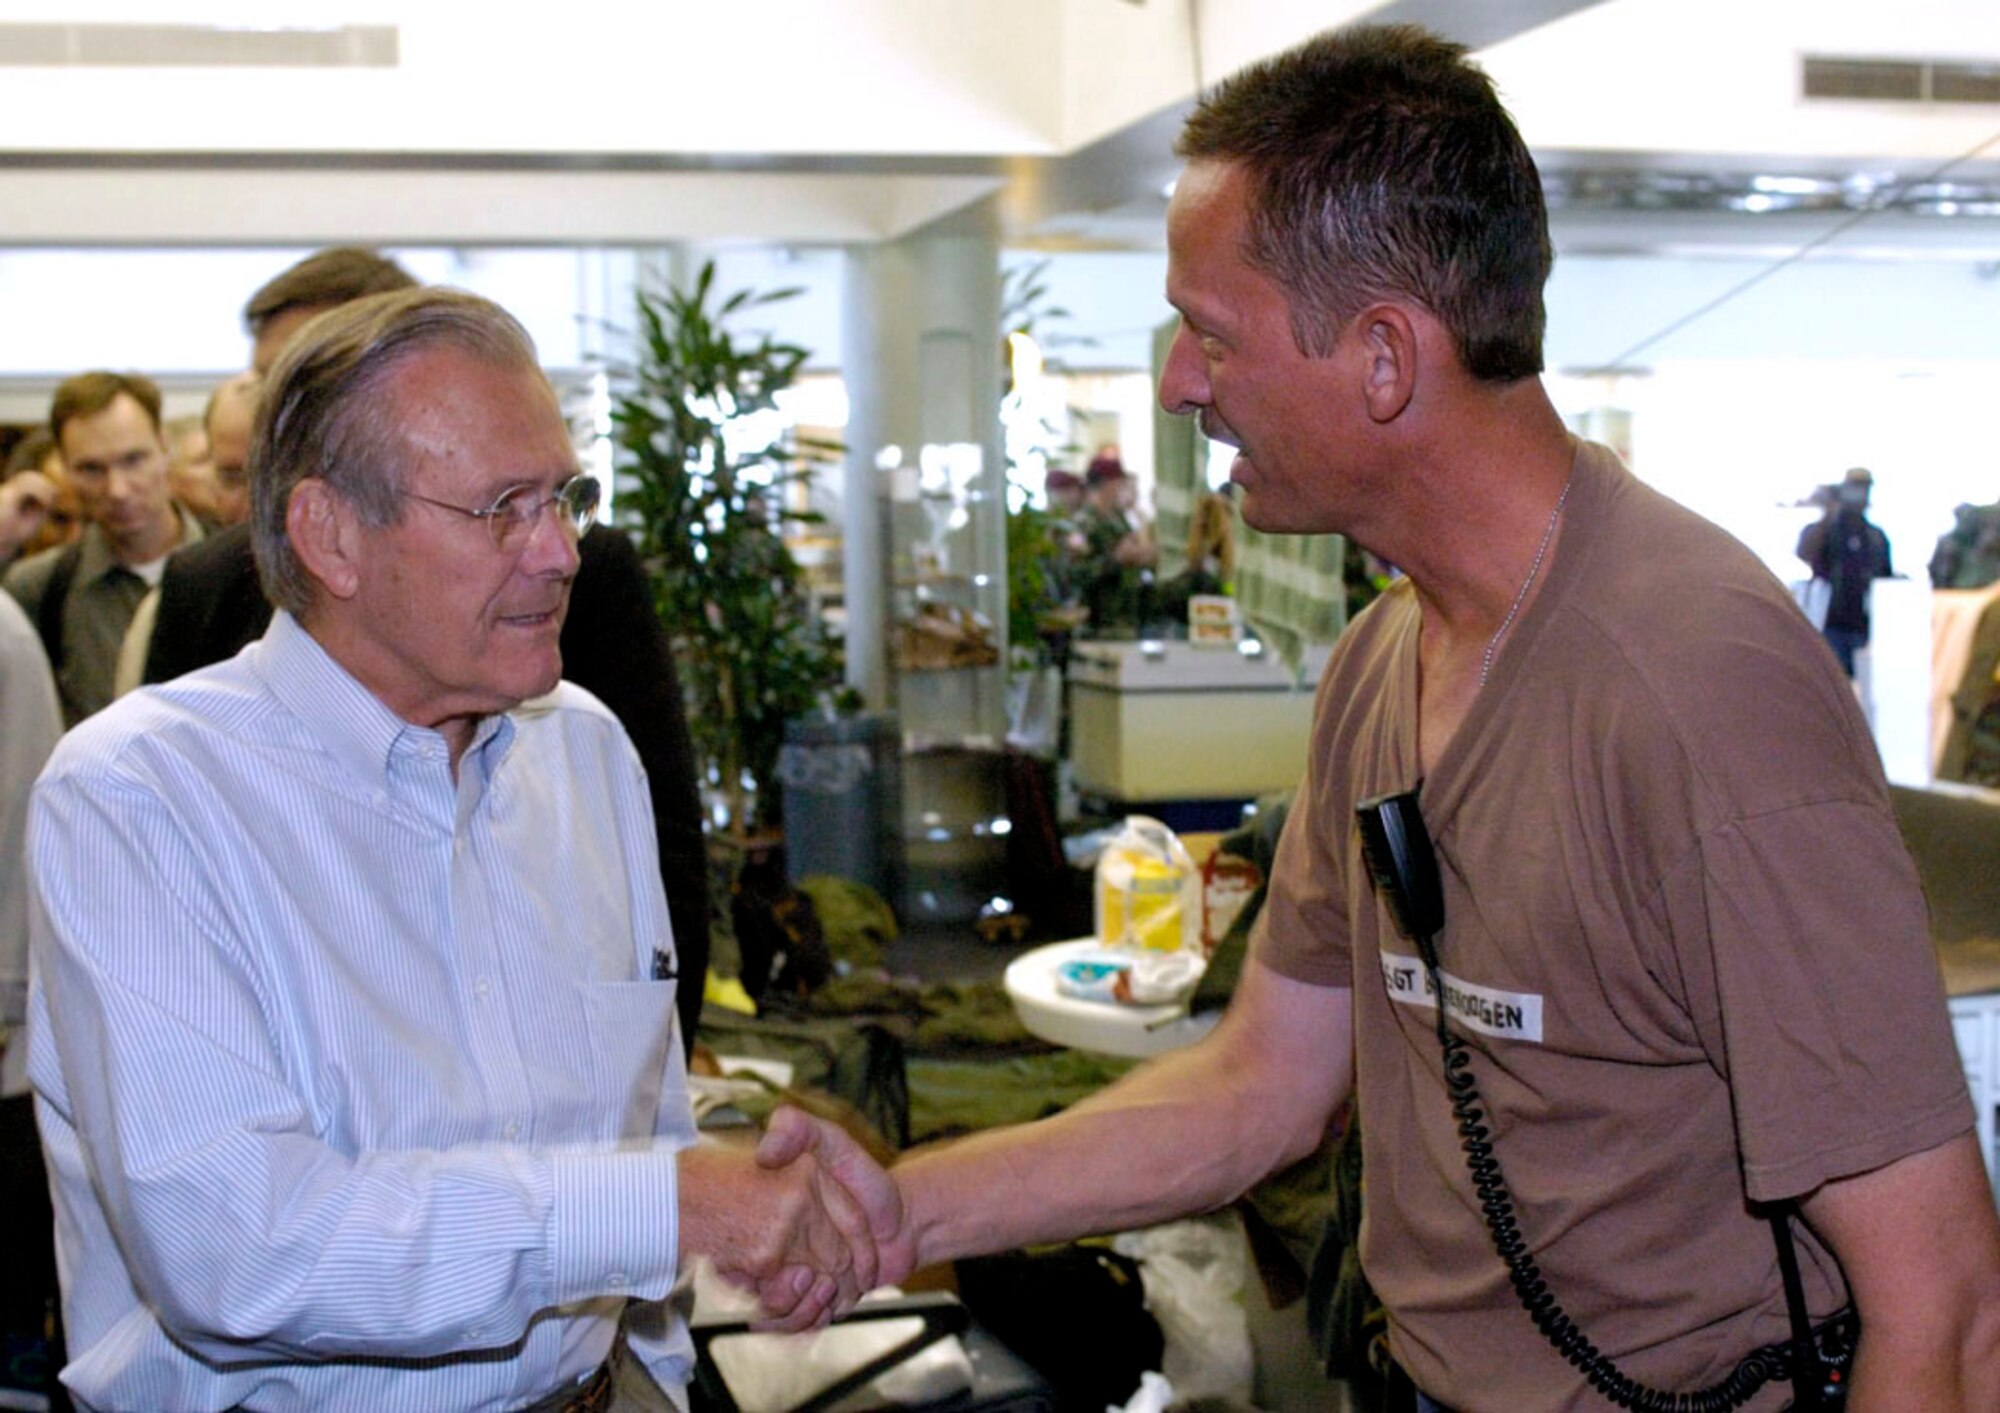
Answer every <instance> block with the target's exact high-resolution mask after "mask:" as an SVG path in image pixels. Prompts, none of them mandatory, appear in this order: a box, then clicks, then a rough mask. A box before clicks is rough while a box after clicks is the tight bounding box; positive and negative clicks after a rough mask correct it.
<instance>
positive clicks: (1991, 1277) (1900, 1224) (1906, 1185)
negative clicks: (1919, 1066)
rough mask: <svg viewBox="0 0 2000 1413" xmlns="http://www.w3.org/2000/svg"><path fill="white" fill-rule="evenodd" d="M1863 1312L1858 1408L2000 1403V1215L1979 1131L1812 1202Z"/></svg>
mask: <svg viewBox="0 0 2000 1413" xmlns="http://www.w3.org/2000/svg"><path fill="white" fill-rule="evenodd" d="M1801 1207H1802V1210H1803V1212H1804V1214H1805V1218H1806V1220H1807V1221H1808V1222H1809V1223H1811V1224H1812V1226H1813V1227H1814V1229H1815V1230H1816V1231H1818V1232H1819V1233H1820V1235H1821V1236H1823V1237H1825V1238H1826V1239H1827V1241H1828V1243H1829V1244H1830V1245H1831V1246H1832V1247H1833V1250H1834V1254H1835V1255H1836V1256H1837V1257H1838V1258H1839V1259H1840V1263H1841V1266H1842V1268H1843V1270H1844V1271H1845V1272H1846V1274H1847V1279H1848V1285H1849V1287H1850V1288H1851V1289H1852V1291H1853V1293H1854V1303H1855V1308H1856V1310H1857V1311H1858V1312H1859V1313H1860V1316H1861V1344H1860V1348H1859V1350H1858V1351H1857V1354H1856V1356H1855V1368H1854V1380H1853V1383H1852V1384H1851V1386H1850V1397H1851V1399H1852V1403H1851V1407H1852V1408H1853V1409H1854V1410H1855V1413H1888V1410H1897V1409H1904V1408H1923V1409H1938V1410H1941V1413H1990V1410H1992V1409H1995V1408H2000V1217H1997V1216H1996V1214H1995V1211H1994V1204H1993V1194H1992V1189H1991V1187H1990V1186H1989V1185H1988V1180H1987V1176H1986V1170H1985V1166H1984V1164H1983V1163H1982V1162H1981V1160H1980V1156H1979V1149H1978V1145H1977V1143H1976V1142H1975V1140H1974V1138H1973V1136H1972V1135H1971V1134H1969V1133H1968V1134H1963V1135H1961V1136H1959V1137H1958V1138H1956V1139H1953V1140H1951V1141H1949V1142H1947V1143H1944V1144H1941V1145H1939V1146H1938V1147H1936V1148H1932V1149H1929V1150H1926V1151H1924V1152H1920V1153H1916V1154H1912V1155H1910V1156H1909V1157H1906V1158H1902V1159H1898V1160H1897V1161H1896V1162H1893V1163H1891V1164H1889V1165H1888V1166H1886V1167H1884V1168H1880V1169H1877V1170H1876V1171H1874V1172H1871V1173H1863V1174H1860V1175H1858V1176H1855V1177H1851V1178H1844V1179H1840V1180H1838V1181H1835V1182H1831V1183H1828V1184H1827V1185H1826V1186H1824V1187H1822V1188H1820V1189H1819V1190H1818V1191H1817V1192H1815V1193H1813V1194H1812V1195H1811V1196H1810V1197H1808V1198H1806V1199H1805V1200H1804V1202H1803V1203H1802V1204H1801Z"/></svg>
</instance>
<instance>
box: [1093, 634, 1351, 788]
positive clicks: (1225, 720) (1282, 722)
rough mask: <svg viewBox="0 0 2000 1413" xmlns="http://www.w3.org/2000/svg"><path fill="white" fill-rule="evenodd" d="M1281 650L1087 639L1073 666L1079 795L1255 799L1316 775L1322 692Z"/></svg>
mask: <svg viewBox="0 0 2000 1413" xmlns="http://www.w3.org/2000/svg"><path fill="white" fill-rule="evenodd" d="M1325 666H1326V650H1325V649H1324V648H1316V649H1312V650H1310V651H1308V653H1307V654H1306V659H1305V662H1304V663H1303V664H1302V671H1301V674H1300V675H1299V676H1297V677H1294V675H1293V674H1292V673H1291V672H1289V671H1287V670H1286V668H1285V665H1284V664H1283V663H1281V662H1280V661H1278V658H1277V656H1276V654H1274V653H1270V652H1265V653H1262V654H1260V655H1257V656H1245V655H1244V654H1243V653H1241V652H1239V651H1238V650H1237V649H1236V648H1235V647H1233V646H1232V647H1195V646H1193V645H1191V644H1188V643H1080V644H1078V645H1077V646H1076V648H1075V649H1074V650H1073V651H1072V653H1071V656H1070V662H1069V683H1070V760H1071V763H1072V765H1073V766H1074V768H1075V772H1076V783H1077V786H1078V788H1080V789H1082V790H1084V791H1087V792H1089V793H1091V794H1095V795H1102V796H1105V797H1107V798H1109V799H1114V800H1119V801H1125V802H1139V801H1147V800H1223V799H1251V798H1254V797H1255V796H1258V795H1264V794H1269V793H1270V792H1272V791H1274V790H1289V789H1291V788H1292V787H1293V786H1295V785H1297V784H1298V783H1299V777H1300V776H1301V775H1303V774H1304V773H1305V764H1306V743H1307V740H1308V738H1309V737H1310V735H1311V733H1312V707H1313V689H1314V688H1315V687H1317V686H1318V685H1319V674H1320V669H1321V668H1323V667H1325Z"/></svg>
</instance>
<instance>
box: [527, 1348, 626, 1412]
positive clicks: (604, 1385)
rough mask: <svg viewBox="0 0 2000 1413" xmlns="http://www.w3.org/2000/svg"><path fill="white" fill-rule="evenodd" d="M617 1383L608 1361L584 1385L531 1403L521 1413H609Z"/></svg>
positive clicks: (578, 1385) (560, 1391)
mask: <svg viewBox="0 0 2000 1413" xmlns="http://www.w3.org/2000/svg"><path fill="white" fill-rule="evenodd" d="M617 1382H618V1381H617V1379H615V1378H614V1377H613V1376H612V1372H611V1361H610V1360H609V1359H607V1360H605V1361H604V1362H603V1363H602V1364H600V1365H598V1366H597V1372H596V1373H594V1374H592V1375H591V1376H590V1377H589V1378H587V1379H585V1380H584V1381H583V1382H582V1383H580V1384H571V1385H570V1386H569V1387H568V1388H566V1389H561V1390H559V1391H558V1392H555V1393H552V1394H550V1395H549V1396H548V1397H547V1398H544V1399H542V1400H541V1401H540V1402H538V1403H531V1404H529V1405H528V1406H527V1407H526V1408H524V1409H522V1410H521V1413H609V1410H610V1408H611V1396H612V1393H613V1391H614V1389H615V1387H616V1385H617Z"/></svg>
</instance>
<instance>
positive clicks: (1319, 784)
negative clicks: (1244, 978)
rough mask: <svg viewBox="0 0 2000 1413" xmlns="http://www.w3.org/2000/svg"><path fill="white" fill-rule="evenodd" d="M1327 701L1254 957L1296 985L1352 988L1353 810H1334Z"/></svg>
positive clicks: (1253, 937)
mask: <svg viewBox="0 0 2000 1413" xmlns="http://www.w3.org/2000/svg"><path fill="white" fill-rule="evenodd" d="M1326 697H1327V691H1326V688H1325V686H1324V685H1322V687H1321V690H1320V700H1319V703H1318V706H1317V709H1316V710H1315V712H1314V726H1313V740H1312V747H1311V750H1310V752H1309V754H1308V757H1307V760H1306V774H1305V779H1304V780H1302V781H1301V782H1300V783H1299V789H1298V793H1297V794H1296V795H1295V796H1294V797H1293V800H1292V806H1291V809H1290V811H1289V812H1288V813H1287V814H1286V816H1285V828H1284V832H1283V833H1282V834H1281V835H1279V837H1278V851H1277V855H1276V857H1275V858H1274V859H1273V861H1272V864H1271V879H1270V888H1269V889H1268V890H1267V892H1266V894H1265V900H1264V910H1263V911H1262V912H1261V913H1259V914H1258V915H1257V922H1256V925H1255V926H1254V927H1253V928H1252V929H1251V932H1250V954H1251V955H1252V956H1254V957H1256V958H1257V959H1258V960H1260V961H1261V962H1263V963H1264V965H1266V966H1268V967H1270V968H1271V969H1272V970H1273V971H1275V972H1277V973H1278V974H1279V975H1281V976H1288V977H1290V978H1292V979H1293V980H1294V981H1304V982H1308V983H1310V984H1312V985H1315V986H1352V985H1353V984H1354V967H1353V959H1352V957H1351V956H1350V955H1349V952H1348V933H1349V927H1348V918H1347V902H1346V898H1345V895H1344V893H1343V891H1342V889H1341V886H1340V879H1341V872H1342V869H1341V864H1342V854H1343V851H1344V850H1346V849H1347V848H1348V847H1349V843H1350V840H1349V838H1348V835H1349V832H1350V830H1351V827H1352V826H1351V824H1350V820H1351V811H1350V810H1349V809H1346V808H1339V809H1336V808H1334V807H1333V805H1332V803H1331V797H1330V795H1329V793H1328V790H1327V786H1326V779H1327V775H1328V770H1327V766H1328V760H1329V749H1330V746H1331V744H1332V743H1331V741H1330V740H1329V739H1328V738H1329V736H1330V735H1331V728H1330V724H1329V722H1328V716H1327V709H1326V708H1327V702H1326Z"/></svg>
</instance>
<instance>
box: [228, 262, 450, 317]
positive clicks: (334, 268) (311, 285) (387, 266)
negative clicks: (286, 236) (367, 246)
mask: <svg viewBox="0 0 2000 1413" xmlns="http://www.w3.org/2000/svg"><path fill="white" fill-rule="evenodd" d="M416 283H417V281H416V279H415V277H414V276H412V275H411V274H410V272H409V271H408V270H405V269H404V268H403V267H402V266H401V265H398V264H397V263H396V262H395V261H393V260H391V259H389V258H388V257H387V256H384V255H377V254H376V253H375V252H374V251H372V250H364V249H362V248H361V247H360V246H358V245H336V246H332V247H330V248H329V249H326V250H322V251H319V252H318V253H316V254H313V255H308V256H307V257H306V258H305V259H303V260H301V261H299V263H298V264H296V265H294V266H292V267H291V268H290V269H288V270H285V271H284V272H282V273H280V274H277V275H274V276H272V277H271V278H270V279H269V280H266V281H265V282H264V284H263V285H262V286H261V287H259V289H258V290H257V292H256V293H255V294H253V295H251V296H250V302H249V303H247V304H245V305H244V306H243V324H244V327H245V328H247V329H248V330H249V331H250V336H251V337H252V338H255V337H257V335H259V334H261V333H263V332H264V326H265V325H266V324H268V323H270V322H271V321H272V320H273V319H275V318H277V317H278V315H280V314H283V313H284V312H285V311H286V310H288V309H319V308H331V307H332V306H334V305H336V304H345V303H347V301H348V300H350V299H360V298H362V297H363V296H365V295H371V294H387V293H389V292H390V291H391V290H399V289H409V288H411V287H413V286H414V285H415V284H416Z"/></svg>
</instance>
